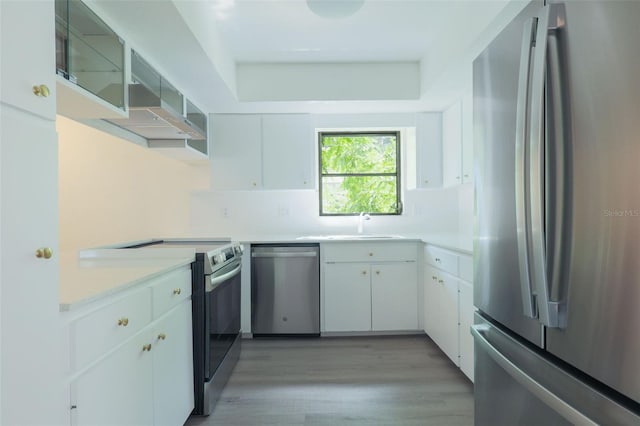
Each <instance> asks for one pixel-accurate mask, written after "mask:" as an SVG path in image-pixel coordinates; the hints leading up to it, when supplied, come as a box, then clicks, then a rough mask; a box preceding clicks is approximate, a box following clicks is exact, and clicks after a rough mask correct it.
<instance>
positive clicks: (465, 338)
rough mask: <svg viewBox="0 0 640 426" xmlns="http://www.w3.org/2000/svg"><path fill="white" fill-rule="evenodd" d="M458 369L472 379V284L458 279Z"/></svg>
mask: <svg viewBox="0 0 640 426" xmlns="http://www.w3.org/2000/svg"><path fill="white" fill-rule="evenodd" d="M459 289H460V291H459V293H458V294H459V300H460V369H461V370H462V372H463V373H464V374H466V376H467V377H469V378H470V379H471V380H473V336H472V335H471V326H472V325H473V311H474V307H473V285H471V284H470V283H468V282H465V281H462V280H460V287H459Z"/></svg>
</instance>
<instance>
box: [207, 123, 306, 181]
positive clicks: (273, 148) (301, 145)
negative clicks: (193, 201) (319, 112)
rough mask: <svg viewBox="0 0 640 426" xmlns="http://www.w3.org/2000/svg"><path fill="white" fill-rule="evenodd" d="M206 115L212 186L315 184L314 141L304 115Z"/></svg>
mask: <svg viewBox="0 0 640 426" xmlns="http://www.w3.org/2000/svg"><path fill="white" fill-rule="evenodd" d="M211 117H212V124H211V167H212V179H213V181H212V188H213V189H214V190H258V189H266V190H272V189H313V188H315V181H314V178H313V176H315V173H314V172H313V171H314V170H315V167H314V165H313V159H314V158H315V154H314V147H315V144H314V139H313V128H312V126H311V118H310V116H309V115H307V114H214V115H212V116H211Z"/></svg>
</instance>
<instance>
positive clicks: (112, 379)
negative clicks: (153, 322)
mask: <svg viewBox="0 0 640 426" xmlns="http://www.w3.org/2000/svg"><path fill="white" fill-rule="evenodd" d="M150 341H151V332H150V331H148V330H147V331H144V332H142V333H139V334H137V335H136V336H135V337H133V338H132V339H130V340H129V341H128V342H127V343H125V344H124V345H122V346H121V347H120V348H119V349H118V350H116V351H115V352H113V353H112V354H111V355H109V356H108V357H106V358H105V359H104V360H103V361H101V362H100V363H99V364H96V365H95V366H93V367H91V368H89V369H88V370H87V371H86V372H85V373H83V374H82V375H81V376H80V377H78V378H77V379H76V380H74V381H73V382H72V384H71V398H72V406H71V409H72V411H71V413H72V424H73V425H105V426H108V425H150V424H153V392H152V390H151V387H150V384H151V383H152V382H153V362H152V360H153V354H152V353H151V352H150V351H145V350H143V347H144V346H145V345H147V344H149V342H150Z"/></svg>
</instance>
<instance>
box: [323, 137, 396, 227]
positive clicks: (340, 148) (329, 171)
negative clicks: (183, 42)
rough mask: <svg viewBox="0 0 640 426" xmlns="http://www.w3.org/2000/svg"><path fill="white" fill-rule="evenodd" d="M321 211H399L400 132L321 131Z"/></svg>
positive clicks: (343, 213) (351, 213)
mask: <svg viewBox="0 0 640 426" xmlns="http://www.w3.org/2000/svg"><path fill="white" fill-rule="evenodd" d="M318 139H319V150H320V156H319V157H320V215H357V214H360V213H362V212H364V213H369V214H378V215H398V214H401V213H402V203H401V201H400V133H399V132H357V133H347V132H340V133H338V132H321V133H319V135H318Z"/></svg>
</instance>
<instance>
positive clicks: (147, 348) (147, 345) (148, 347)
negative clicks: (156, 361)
mask: <svg viewBox="0 0 640 426" xmlns="http://www.w3.org/2000/svg"><path fill="white" fill-rule="evenodd" d="M150 351H151V343H147V344H146V345H144V346H142V352H150Z"/></svg>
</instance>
